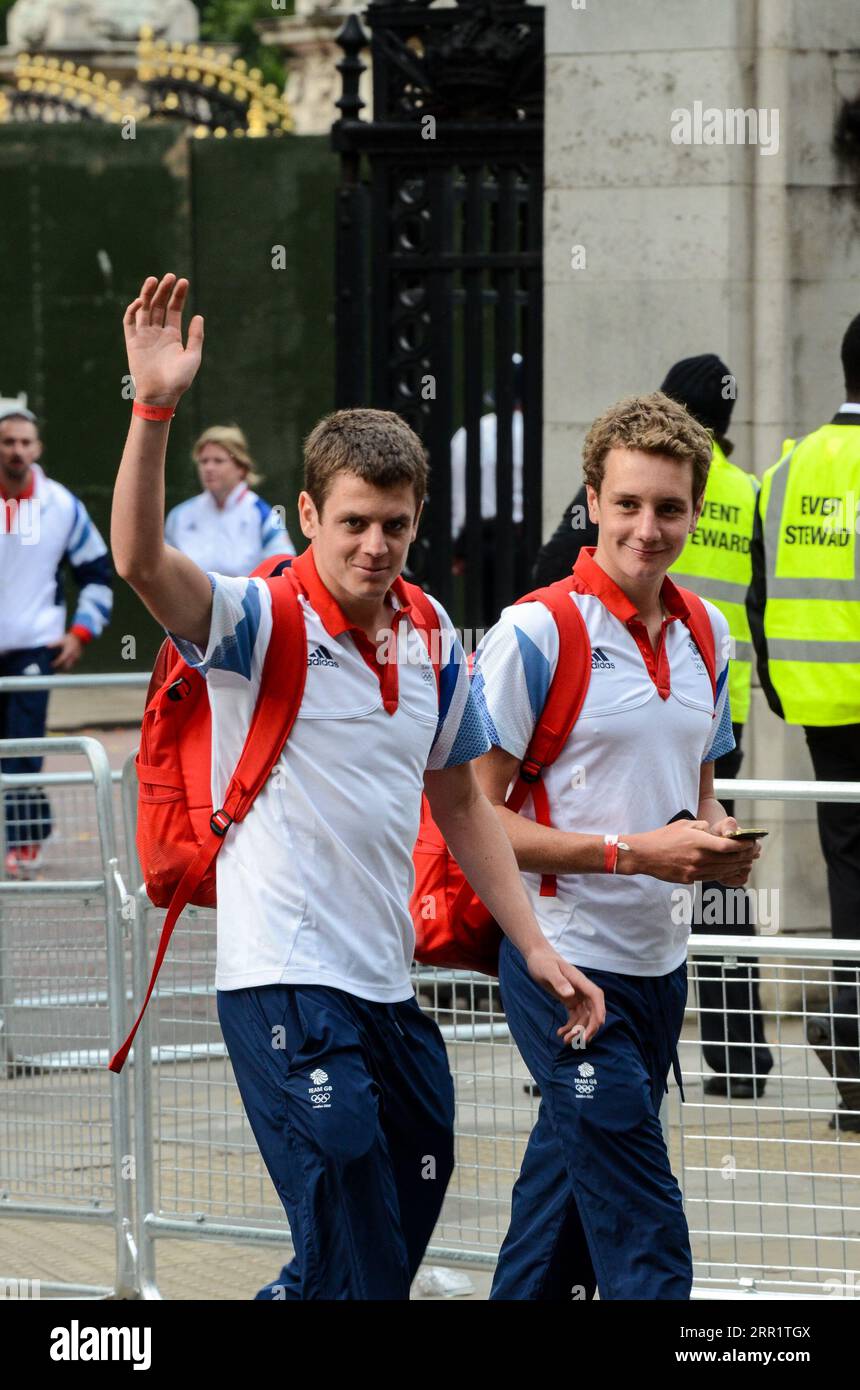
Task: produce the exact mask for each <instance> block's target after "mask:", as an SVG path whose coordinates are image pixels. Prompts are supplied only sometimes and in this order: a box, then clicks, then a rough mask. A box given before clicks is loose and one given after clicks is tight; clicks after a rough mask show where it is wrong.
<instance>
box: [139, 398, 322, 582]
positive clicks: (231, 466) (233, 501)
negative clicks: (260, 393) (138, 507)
mask: <svg viewBox="0 0 860 1390" xmlns="http://www.w3.org/2000/svg"><path fill="white" fill-rule="evenodd" d="M191 454H192V457H193V459H194V462H195V463H196V465H197V473H198V475H199V478H200V483H201V485H202V487H203V491H202V492H199V493H198V494H197V496H196V497H190V498H189V499H188V501H187V502H180V503H179V506H178V507H174V508H173V509H172V510H171V511H170V512H168V514H167V520H166V522H165V525H164V539H165V540H166V541H167V543H168V545H172V546H174V547H175V548H176V549H177V550H181V551H182V553H183V554H184V555H188V556H189V557H190V559H192V560H193V561H194V563H195V564H197V565H199V566H200V568H201V569H204V570H217V571H218V573H219V574H229V575H233V576H236V575H248V574H251V572H252V571H253V570H255V569H256V568H257V566H258V565H259V564H260V563H261V562H262V561H263V560H267V559H269V557H270V556H272V555H295V553H296V548H295V546H294V545H293V543H292V541H291V540H290V535H289V532H288V531H287V529H286V527H285V526H284V523H283V521H282V520H281V519H280V516H279V514H278V512H277V510H276V509H275V508H273V507H270V506H269V505H268V503H266V502H264V501H263V499H262V497H259V496H258V495H257V493H256V492H253V491H252V490H251V489H252V488H254V487H256V486H257V485H258V484H259V483H260V482H261V481H262V479H261V478H260V475H259V474H258V473H256V472H255V471H254V463H253V460H252V458H251V454H250V452H249V449H248V441H247V439H246V438H245V436H244V434H243V433H242V431H241V430H240V429H239V426H238V425H211V426H210V428H209V429H208V430H204V431H203V433H202V434H201V436H200V438H199V439H198V440H197V442H196V443H195V445H194V448H193V449H192V451H191Z"/></svg>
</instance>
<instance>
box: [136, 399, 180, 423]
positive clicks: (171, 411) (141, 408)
mask: <svg viewBox="0 0 860 1390" xmlns="http://www.w3.org/2000/svg"><path fill="white" fill-rule="evenodd" d="M131 413H132V415H139V416H140V418H141V420H172V419H173V417H174V415H175V414H176V409H175V407H174V406H172V405H147V404H146V402H145V401H135V402H134V404H133V405H132V407H131Z"/></svg>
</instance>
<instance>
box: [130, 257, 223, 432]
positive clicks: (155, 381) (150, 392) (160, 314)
mask: <svg viewBox="0 0 860 1390" xmlns="http://www.w3.org/2000/svg"><path fill="white" fill-rule="evenodd" d="M187 295H188V281H187V280H185V279H182V280H177V279H176V276H175V275H174V274H173V273H172V272H170V273H168V274H167V275H164V276H162V279H161V281H159V280H158V279H157V278H156V276H154V275H149V276H147V278H146V279H145V280H144V282H143V284H142V285H141V287H140V294H139V295H138V297H137V299H133V300H132V302H131V304H129V306H128V308H127V309H126V311H125V314H124V315H123V320H122V324H123V330H124V332H125V345H126V350H127V352H128V369H129V371H130V373H131V376H132V380H133V381H134V388H135V398H136V399H137V400H139V401H143V402H146V403H147V404H149V405H176V403H177V401H178V400H179V398H180V396H182V394H183V393H184V392H185V391H187V390H188V387H189V386H190V385H191V383H192V381H193V380H194V378H195V376H196V375H197V369H198V367H199V366H200V359H201V355H202V352H203V316H202V315H201V314H195V315H194V317H193V319H192V320H191V322H190V323H189V325H188V341H187V343H186V345H185V346H184V347H183V345H182V310H183V307H184V305H185V300H186V298H187Z"/></svg>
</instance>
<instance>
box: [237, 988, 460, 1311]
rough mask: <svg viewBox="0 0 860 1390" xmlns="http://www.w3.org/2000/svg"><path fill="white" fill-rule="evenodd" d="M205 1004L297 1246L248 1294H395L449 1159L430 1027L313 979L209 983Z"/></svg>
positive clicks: (446, 1112)
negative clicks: (211, 1008)
mask: <svg viewBox="0 0 860 1390" xmlns="http://www.w3.org/2000/svg"><path fill="white" fill-rule="evenodd" d="M218 1014H219V1018H220V1021H221V1028H222V1031H223V1033H224V1038H225V1041H226V1043H227V1048H228V1051H229V1053H230V1058H231V1061H232V1063H233V1068H234V1071H235V1074H236V1080H237V1083H238V1085H239V1090H240V1092H241V1095H242V1100H243V1102H244V1105H245V1109H246V1112H247V1114H248V1119H249V1121H250V1124H251V1128H252V1129H253V1131H254V1135H255V1138H256V1140H257V1143H258V1144H259V1147H260V1152H261V1154H262V1156H263V1159H264V1161H265V1163H266V1166H267V1168H268V1170H269V1173H270V1175H271V1177H272V1181H273V1182H274V1184H275V1187H276V1189H277V1191H278V1195H279V1196H280V1198H281V1201H282V1202H283V1204H284V1207H285V1209H286V1212H287V1216H288V1218H289V1222H290V1229H291V1232H292V1236H293V1243H294V1246H295V1250H296V1256H295V1259H294V1260H293V1261H292V1262H291V1263H290V1264H289V1265H287V1266H285V1268H284V1270H283V1271H282V1273H281V1277H280V1279H279V1280H274V1281H272V1283H270V1284H268V1285H266V1287H265V1288H264V1289H262V1290H261V1291H260V1293H259V1294H258V1297H260V1298H272V1299H303V1300H310V1299H406V1298H408V1297H409V1287H410V1284H411V1281H412V1277H413V1275H414V1273H415V1270H416V1269H417V1267H418V1264H419V1263H420V1261H421V1257H422V1255H423V1253H424V1248H425V1247H426V1244H427V1241H428V1239H429V1237H430V1233H431V1232H432V1229H433V1226H434V1225H435V1222H436V1219H437V1217H438V1213H439V1209H440V1207H441V1205H442V1199H443V1197H444V1195H445V1189H446V1187H447V1184H448V1180H449V1178H450V1175H451V1171H452V1168H453V1108H454V1101H453V1083H452V1081H451V1074H450V1071H449V1069H448V1061H447V1056H446V1053H445V1047H444V1043H443V1042H442V1039H441V1035H440V1033H439V1030H438V1028H437V1027H436V1025H435V1024H434V1023H433V1021H432V1020H431V1019H429V1018H427V1017H426V1015H424V1014H422V1013H421V1010H420V1009H419V1008H418V1005H417V1003H415V1001H414V1000H409V1001H406V1002H405V1003H403V1004H394V1005H386V1004H372V1003H368V1002H366V1001H364V1000H360V999H357V998H355V997H354V996H352V995H349V994H346V993H345V992H344V991H341V990H335V989H328V988H324V987H322V986H317V985H313V986H293V985H265V986H261V987H259V988H256V989H246V990H228V991H219V993H218Z"/></svg>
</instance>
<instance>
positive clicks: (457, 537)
mask: <svg viewBox="0 0 860 1390" xmlns="http://www.w3.org/2000/svg"><path fill="white" fill-rule="evenodd" d="M512 360H513V371H514V376H513V384H514V412H513V416H512V419H511V450H512V454H513V497H512V499H511V505H512V507H513V522H514V537H515V543H516V553H515V555H514V588H515V590H516V592H517V594H521V593H524V592H525V590H526V589H527V588H528V573H527V570H526V565H525V552H524V550H523V535H524V533H523V394H524V367H523V358H522V354H521V353H519V352H515V353H514V355H513V359H512ZM480 424H481V431H480V446H479V448H480V453H479V457H480V461H481V565H482V581H483V582H482V597H483V616H482V619H481V621H482V622H483V623H484V624H485V625H489V624H490V623H492V622H494V621H495V619H496V617H497V616H498V610H497V609H496V606H495V598H494V593H495V574H496V565H495V555H496V445H497V438H498V423H497V417H496V412H495V411H489V412H488V413H487V414H486V415H482V416H481V422H480ZM466 443H467V438H466V427H465V425H462V426H461V427H460V429H458V430H457V432H456V433H455V434H454V436H453V438H452V439H451V536H452V538H453V542H454V565H453V569H454V573H455V574H463V573H464V571H465V568H466V565H467V563H468V558H469V557H468V553H467V534H466Z"/></svg>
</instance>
